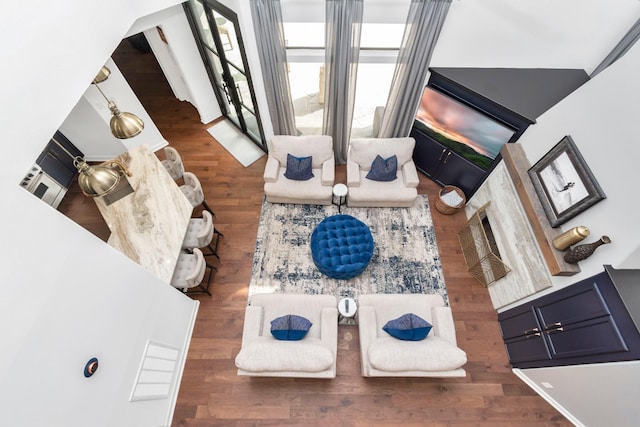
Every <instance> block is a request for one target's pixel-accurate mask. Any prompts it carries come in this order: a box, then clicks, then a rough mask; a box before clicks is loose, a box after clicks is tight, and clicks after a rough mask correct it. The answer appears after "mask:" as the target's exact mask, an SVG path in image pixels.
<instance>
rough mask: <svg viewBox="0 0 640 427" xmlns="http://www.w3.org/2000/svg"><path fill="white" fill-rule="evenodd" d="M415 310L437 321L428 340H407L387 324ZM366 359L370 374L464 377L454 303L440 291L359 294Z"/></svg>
mask: <svg viewBox="0 0 640 427" xmlns="http://www.w3.org/2000/svg"><path fill="white" fill-rule="evenodd" d="M407 313H414V314H416V315H418V316H420V317H421V318H423V319H424V320H426V321H427V322H429V323H431V324H432V325H433V328H432V329H431V331H430V332H429V335H428V336H427V338H425V339H424V340H422V341H403V340H399V339H397V338H394V337H392V336H390V335H389V334H388V333H387V332H385V331H384V330H383V329H382V327H383V326H384V325H385V324H386V323H387V322H388V321H389V320H393V319H396V318H398V317H400V316H402V315H403V314H407ZM358 328H359V333H360V360H361V363H362V375H363V376H365V377H464V376H465V375H466V372H465V371H464V369H462V365H464V364H465V363H466V362H467V355H466V353H465V352H464V351H463V350H461V349H460V348H458V346H457V341H456V331H455V327H454V323H453V316H452V315H451V308H449V307H446V306H445V304H444V300H443V299H442V297H441V296H440V295H435V294H431V295H424V294H376V295H360V297H359V298H358Z"/></svg>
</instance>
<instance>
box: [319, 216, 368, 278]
mask: <svg viewBox="0 0 640 427" xmlns="http://www.w3.org/2000/svg"><path fill="white" fill-rule="evenodd" d="M311 256H312V257H313V262H314V263H315V264H316V267H318V270H320V272H322V273H324V274H326V275H327V276H329V277H331V278H334V279H343V280H346V279H351V278H352V277H356V276H357V275H358V274H360V273H362V272H363V271H364V269H365V268H367V265H368V264H369V261H371V257H372V256H373V237H371V231H370V230H369V227H367V226H366V225H365V224H364V223H363V222H362V221H360V220H358V219H356V218H354V217H352V216H350V215H333V216H330V217H328V218H325V219H324V220H322V222H321V223H320V224H318V226H317V227H316V228H315V229H314V230H313V233H311Z"/></svg>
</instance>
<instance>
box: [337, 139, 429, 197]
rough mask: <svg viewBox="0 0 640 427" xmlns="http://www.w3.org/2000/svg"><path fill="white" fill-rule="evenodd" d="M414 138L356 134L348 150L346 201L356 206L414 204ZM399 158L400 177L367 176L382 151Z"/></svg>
mask: <svg viewBox="0 0 640 427" xmlns="http://www.w3.org/2000/svg"><path fill="white" fill-rule="evenodd" d="M415 143H416V142H415V140H414V139H413V138H410V137H409V138H355V139H352V140H351V141H350V142H349V152H348V154H347V186H348V187H349V196H348V198H347V205H349V206H355V207H411V206H413V203H414V202H415V200H416V198H417V197H418V190H417V187H418V183H419V181H418V172H417V170H416V165H415V164H414V163H413V148H414V147H415ZM394 154H395V155H396V156H397V158H398V172H397V178H396V179H395V180H393V181H385V182H383V181H373V180H370V179H368V178H366V176H367V174H368V173H369V170H370V169H371V163H373V160H374V159H375V158H376V156H377V155H380V156H381V157H382V158H383V159H387V158H389V157H391V156H393V155H394Z"/></svg>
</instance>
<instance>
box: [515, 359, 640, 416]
mask: <svg viewBox="0 0 640 427" xmlns="http://www.w3.org/2000/svg"><path fill="white" fill-rule="evenodd" d="M516 374H518V376H520V377H521V378H522V379H523V380H524V381H525V382H526V383H527V384H528V385H529V386H531V387H532V388H533V389H534V390H536V391H538V393H539V394H540V395H542V397H544V398H545V399H547V400H548V401H549V402H550V403H552V404H553V403H554V402H555V403H561V404H562V407H563V408H564V410H566V412H568V414H567V413H565V415H567V416H568V417H569V418H570V419H571V420H572V421H573V422H574V423H575V424H576V425H583V426H586V427H599V426H616V427H635V426H637V425H638V420H639V419H640V408H638V393H637V390H638V378H640V362H619V363H602V364H599V365H597V366H594V365H576V366H566V367H553V368H539V369H525V370H522V371H520V372H516Z"/></svg>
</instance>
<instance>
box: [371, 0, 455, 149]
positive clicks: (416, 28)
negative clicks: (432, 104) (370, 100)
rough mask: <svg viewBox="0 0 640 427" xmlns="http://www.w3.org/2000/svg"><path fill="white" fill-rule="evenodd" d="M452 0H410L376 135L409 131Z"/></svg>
mask: <svg viewBox="0 0 640 427" xmlns="http://www.w3.org/2000/svg"><path fill="white" fill-rule="evenodd" d="M450 5H451V0H412V1H411V6H410V7H409V14H408V16H407V25H406V27H405V30H404V36H403V37H402V46H400V52H399V53H398V61H397V63H396V69H395V72H394V74H393V80H392V82H391V89H390V90H389V98H388V99H387V105H386V107H385V109H384V115H383V117H382V123H381V124H380V131H379V132H378V135H377V136H378V137H380V138H395V137H403V136H407V135H409V132H410V130H411V125H412V124H413V118H414V115H415V111H416V106H417V105H418V102H419V101H420V97H421V96H422V91H423V89H424V84H425V79H426V78H427V73H428V71H429V61H430V60H431V54H432V53H433V50H434V49H435V47H436V43H437V41H438V37H439V36H440V30H441V29H442V25H443V24H444V20H445V18H446V17H447V12H448V11H449V6H450Z"/></svg>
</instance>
